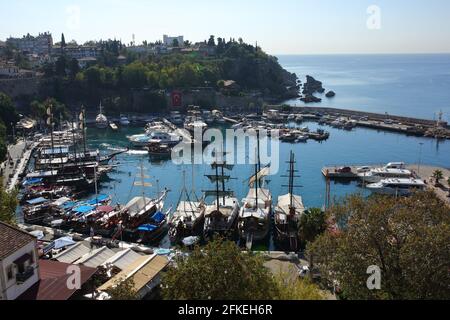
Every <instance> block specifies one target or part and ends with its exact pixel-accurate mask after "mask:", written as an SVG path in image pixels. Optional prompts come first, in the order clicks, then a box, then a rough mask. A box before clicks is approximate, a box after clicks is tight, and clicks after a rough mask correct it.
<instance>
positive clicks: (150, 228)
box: [138, 224, 158, 232]
mask: <svg viewBox="0 0 450 320" xmlns="http://www.w3.org/2000/svg"><path fill="white" fill-rule="evenodd" d="M156 229H158V227H157V226H154V225H152V224H143V225H142V226H140V227H139V228H138V230H139V231H144V232H153V231H155V230H156Z"/></svg>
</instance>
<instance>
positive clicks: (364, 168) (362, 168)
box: [356, 166, 371, 173]
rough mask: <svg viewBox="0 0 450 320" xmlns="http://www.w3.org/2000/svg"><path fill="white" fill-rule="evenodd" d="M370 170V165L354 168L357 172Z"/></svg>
mask: <svg viewBox="0 0 450 320" xmlns="http://www.w3.org/2000/svg"><path fill="white" fill-rule="evenodd" d="M370 170H371V169H370V167H368V166H364V167H360V168H358V169H356V172H357V173H366V172H369V171H370Z"/></svg>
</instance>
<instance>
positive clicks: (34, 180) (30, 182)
mask: <svg viewBox="0 0 450 320" xmlns="http://www.w3.org/2000/svg"><path fill="white" fill-rule="evenodd" d="M42 181H43V179H42V178H29V179H26V180H25V181H24V182H23V186H29V185H33V184H38V183H41V182H42Z"/></svg>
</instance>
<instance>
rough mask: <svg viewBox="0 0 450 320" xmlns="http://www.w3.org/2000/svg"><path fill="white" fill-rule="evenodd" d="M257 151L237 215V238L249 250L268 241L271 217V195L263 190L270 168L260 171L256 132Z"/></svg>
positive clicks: (268, 191) (266, 190)
mask: <svg viewBox="0 0 450 320" xmlns="http://www.w3.org/2000/svg"><path fill="white" fill-rule="evenodd" d="M257 139H258V149H257V161H256V163H255V175H254V176H253V177H251V178H250V179H249V187H250V190H249V192H248V195H247V197H246V198H244V199H243V201H242V202H243V206H242V208H241V210H240V213H239V224H238V228H239V236H240V239H241V240H242V241H245V244H246V248H247V249H248V250H251V249H252V247H253V244H254V243H255V242H264V241H266V240H268V235H269V230H270V219H271V215H272V194H271V192H270V190H268V189H266V188H264V184H265V177H266V176H268V175H269V173H270V167H269V166H267V167H264V168H263V169H261V165H260V157H259V132H257Z"/></svg>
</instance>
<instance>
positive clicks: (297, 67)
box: [279, 54, 450, 122]
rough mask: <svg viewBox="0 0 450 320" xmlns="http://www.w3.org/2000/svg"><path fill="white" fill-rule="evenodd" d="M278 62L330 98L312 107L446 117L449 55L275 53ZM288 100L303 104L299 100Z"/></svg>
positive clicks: (449, 91) (448, 117) (448, 110)
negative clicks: (318, 84) (317, 85)
mask: <svg viewBox="0 0 450 320" xmlns="http://www.w3.org/2000/svg"><path fill="white" fill-rule="evenodd" d="M279 62H280V64H281V65H282V66H283V67H284V68H286V69H287V70H289V71H290V72H295V73H296V74H297V75H298V77H299V78H300V79H301V80H302V81H305V78H306V75H311V76H313V77H315V78H316V79H317V80H320V81H322V82H323V85H324V87H325V88H326V89H327V90H333V91H335V92H336V94H337V95H336V97H335V98H333V99H327V98H326V97H325V96H321V95H318V96H319V97H322V98H323V101H322V103H320V104H314V103H313V104H308V105H312V106H314V105H317V106H329V107H335V108H342V109H354V110H362V111H371V112H377V113H385V112H388V113H389V114H394V115H404V116H412V117H418V118H424V119H434V118H435V117H436V116H435V114H437V113H439V111H440V110H442V111H443V112H444V120H446V121H449V122H450V55H449V54H426V55H417V54H416V55H412V54H411V55H314V56H313V55H300V56H279ZM288 102H289V103H291V104H293V105H295V104H297V105H302V106H303V105H304V103H303V102H301V101H299V100H291V101H288Z"/></svg>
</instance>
